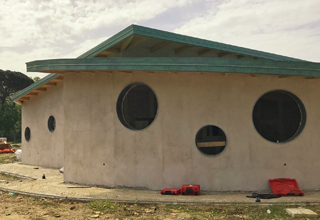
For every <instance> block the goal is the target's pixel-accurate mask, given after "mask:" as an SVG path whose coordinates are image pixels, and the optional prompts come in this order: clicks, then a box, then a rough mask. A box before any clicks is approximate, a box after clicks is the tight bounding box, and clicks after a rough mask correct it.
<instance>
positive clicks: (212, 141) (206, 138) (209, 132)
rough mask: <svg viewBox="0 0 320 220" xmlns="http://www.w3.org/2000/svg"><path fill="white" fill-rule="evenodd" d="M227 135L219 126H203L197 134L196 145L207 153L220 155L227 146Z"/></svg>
mask: <svg viewBox="0 0 320 220" xmlns="http://www.w3.org/2000/svg"><path fill="white" fill-rule="evenodd" d="M226 143H227V140H226V135H225V134H224V132H223V131H222V130H221V129H220V128H218V127H217V126H213V125H207V126H204V127H202V128H201V129H200V130H199V131H198V132H197V135H196V145H197V148H198V150H199V151H200V152H202V153H204V154H207V155H218V154H220V153H221V152H222V151H223V150H224V148H225V147H226Z"/></svg>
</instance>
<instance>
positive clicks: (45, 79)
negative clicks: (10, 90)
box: [11, 73, 60, 101]
mask: <svg viewBox="0 0 320 220" xmlns="http://www.w3.org/2000/svg"><path fill="white" fill-rule="evenodd" d="M58 76H60V74H53V73H51V74H49V75H47V76H45V77H43V78H42V79H40V80H38V81H37V82H34V83H32V84H31V85H30V86H28V87H26V88H24V89H22V90H20V91H18V92H16V93H15V94H13V95H11V98H12V99H13V100H14V101H16V100H17V99H19V98H21V97H22V96H24V95H26V94H28V93H29V92H32V91H33V90H35V89H37V88H39V87H40V86H42V85H44V84H46V83H47V82H49V81H51V80H53V79H55V78H57V77H58Z"/></svg>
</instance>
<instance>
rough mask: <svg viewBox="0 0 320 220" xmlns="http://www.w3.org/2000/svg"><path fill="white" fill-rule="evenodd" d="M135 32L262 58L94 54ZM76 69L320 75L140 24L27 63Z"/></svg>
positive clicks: (301, 64)
mask: <svg viewBox="0 0 320 220" xmlns="http://www.w3.org/2000/svg"><path fill="white" fill-rule="evenodd" d="M133 35H135V36H143V37H148V38H152V39H159V40H165V41H171V42H175V43H181V44H186V45H191V46H196V47H203V48H208V49H213V50H217V51H225V52H230V53H235V54H243V55H247V56H250V57H256V58H261V59H232V58H229V59H226V58H207V57H188V58H186V57H153V58H150V57H140V58H138V57H134V54H133V57H117V58H111V57H107V58H93V57H95V56H96V55H98V54H99V53H101V52H102V51H105V50H106V49H108V48H110V47H112V46H114V45H116V44H118V43H119V42H121V41H123V40H125V39H127V38H129V37H131V36H133ZM77 70H133V71H134V70H149V71H183V72H190V71H191V72H228V73H248V74H271V75H291V76H308V77H320V64H319V63H311V62H306V61H303V60H299V59H295V58H291V57H286V56H281V55H276V54H272V53H266V52H262V51H257V50H252V49H247V48H243V47H237V46H232V45H228V44H223V43H218V42H214V41H209V40H203V39H199V38H194V37H189V36H184V35H180V34H175V33H170V32H166V31H160V30H156V29H152V28H147V27H142V26H138V25H131V26H129V27H127V28H125V29H124V30H122V31H120V32H119V33H117V34H116V35H114V36H113V37H111V38H109V39H108V40H106V41H104V42H102V43H101V44H99V45H97V46H96V47H94V48H92V49H91V50H89V51H87V52H86V53H84V54H82V55H81V56H79V57H78V58H77V59H56V60H41V61H33V62H29V63H27V71H28V72H50V73H52V72H53V73H55V72H56V73H59V72H63V71H77ZM58 76H59V74H49V75H48V76H46V77H44V78H42V79H40V80H39V81H37V82H35V83H33V84H32V85H30V86H29V87H27V88H25V89H23V90H21V91H19V92H17V93H15V94H14V95H12V98H13V99H14V100H17V99H19V98H20V97H22V96H24V95H26V94H28V93H29V92H31V91H33V90H35V89H37V88H38V87H40V86H42V85H44V84H46V83H47V82H49V81H51V80H53V79H54V78H56V77H58Z"/></svg>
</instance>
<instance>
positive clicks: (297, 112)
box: [252, 90, 306, 143]
mask: <svg viewBox="0 0 320 220" xmlns="http://www.w3.org/2000/svg"><path fill="white" fill-rule="evenodd" d="M252 118H253V123H254V126H255V128H256V130H257V131H258V133H259V134H260V135H261V136H262V137H264V138H265V139H267V140H269V141H271V142H275V143H283V142H287V141H290V140H292V139H294V138H295V137H297V136H298V135H299V134H300V133H301V131H302V130H303V128H304V125H305V123H306V110H305V108H304V106H303V104H302V102H301V101H300V99H299V98H298V97H297V96H295V95H294V94H292V93H290V92H287V91H283V90H275V91H271V92H268V93H266V94H264V95H263V96H261V97H260V98H259V100H258V101H257V103H256V104H255V106H254V109H253V113H252Z"/></svg>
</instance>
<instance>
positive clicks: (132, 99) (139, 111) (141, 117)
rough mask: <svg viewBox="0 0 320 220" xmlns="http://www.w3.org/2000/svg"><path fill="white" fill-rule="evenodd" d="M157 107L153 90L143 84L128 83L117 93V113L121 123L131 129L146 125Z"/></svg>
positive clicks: (151, 119)
mask: <svg viewBox="0 0 320 220" xmlns="http://www.w3.org/2000/svg"><path fill="white" fill-rule="evenodd" d="M157 109H158V103H157V98H156V96H155V94H154V92H153V91H152V90H151V89H150V88H149V87H148V86H147V85H145V84H142V83H134V84H130V85H129V86H127V87H126V88H124V90H122V92H121V93H120V95H119V98H118V101H117V114H118V117H119V120H120V121H121V123H122V124H123V125H124V126H125V127H127V128H129V129H132V130H142V129H144V128H146V127H148V126H149V125H150V124H151V123H152V122H153V120H154V119H155V117H156V113H157Z"/></svg>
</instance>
